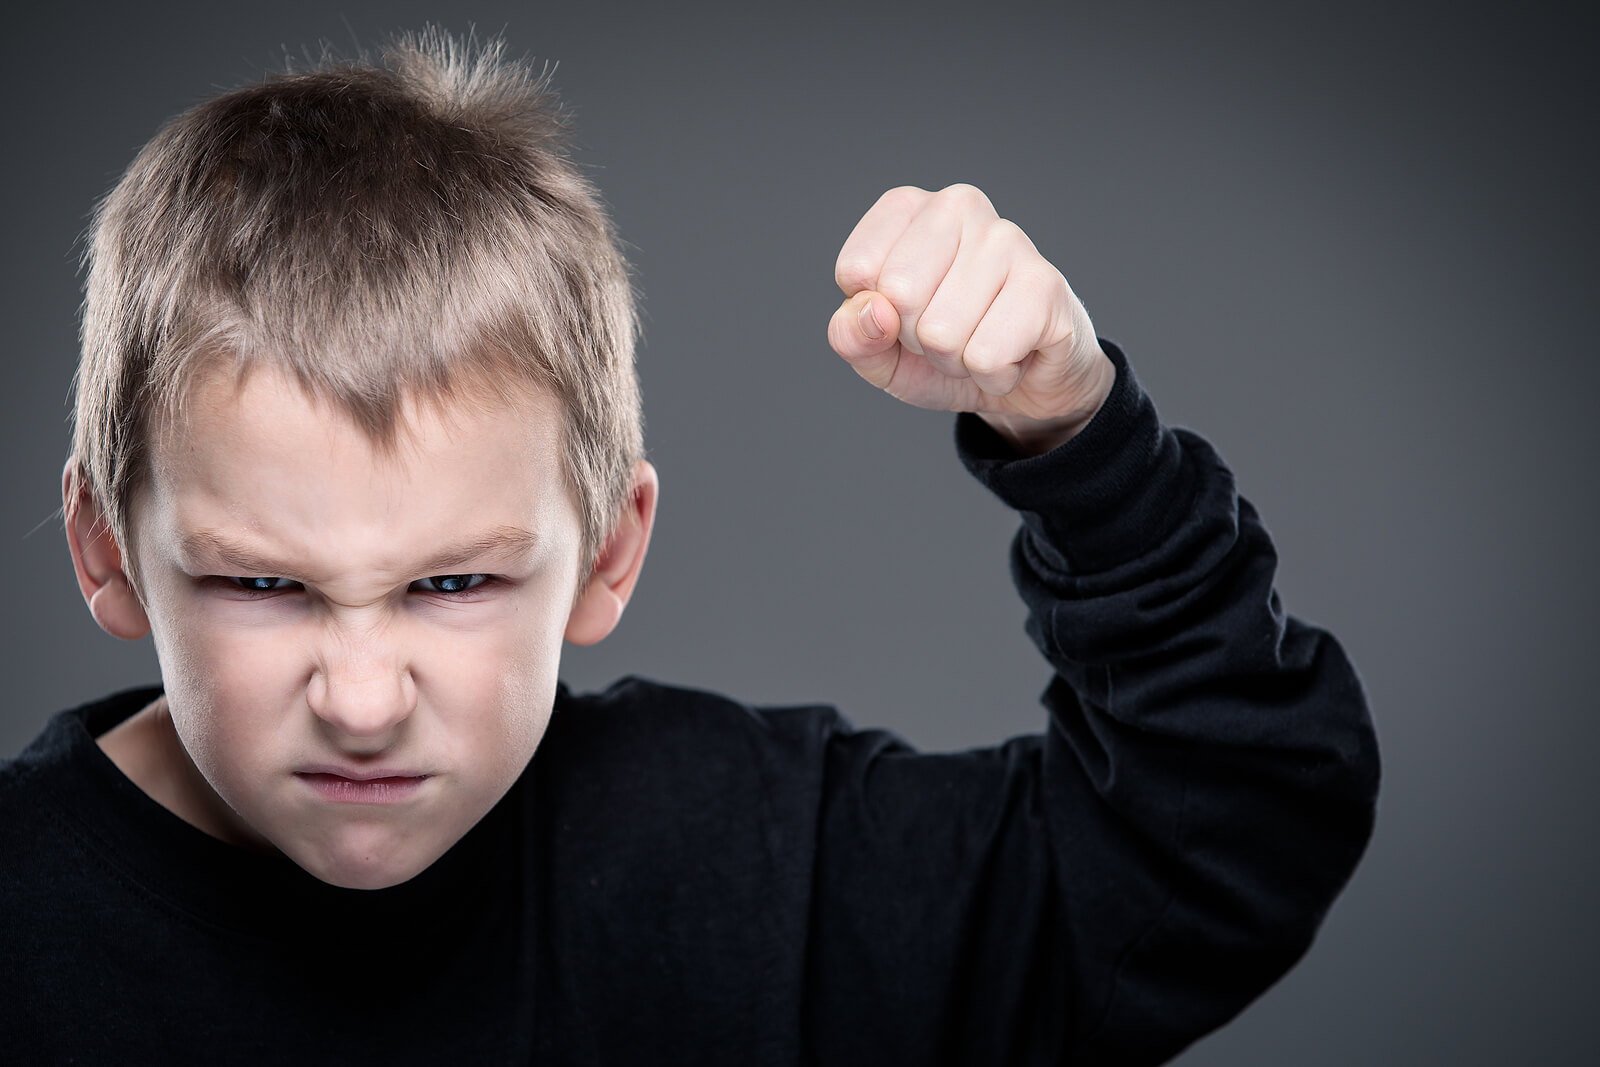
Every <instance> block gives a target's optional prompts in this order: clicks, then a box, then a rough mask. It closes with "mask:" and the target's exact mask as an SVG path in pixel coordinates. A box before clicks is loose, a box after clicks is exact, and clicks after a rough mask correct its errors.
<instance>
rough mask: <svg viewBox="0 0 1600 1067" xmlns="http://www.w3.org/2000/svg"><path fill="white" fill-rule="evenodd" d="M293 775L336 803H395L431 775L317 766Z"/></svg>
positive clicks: (419, 786)
mask: <svg viewBox="0 0 1600 1067" xmlns="http://www.w3.org/2000/svg"><path fill="white" fill-rule="evenodd" d="M295 777H296V778H298V779H300V781H302V782H304V783H305V784H306V785H307V786H309V787H310V788H311V789H312V791H313V792H315V793H316V794H317V795H318V796H320V797H322V798H323V799H324V800H328V801H332V802H333V803H336V804H397V803H399V802H401V801H403V800H409V799H410V798H411V797H413V796H415V795H416V794H417V792H418V791H419V790H421V788H422V786H423V784H424V783H426V782H427V781H428V779H429V778H431V777H432V775H428V774H411V773H406V772H403V771H391V770H376V771H361V770H355V769H351V768H340V769H338V770H331V769H324V768H317V769H314V770H305V771H296V772H295Z"/></svg>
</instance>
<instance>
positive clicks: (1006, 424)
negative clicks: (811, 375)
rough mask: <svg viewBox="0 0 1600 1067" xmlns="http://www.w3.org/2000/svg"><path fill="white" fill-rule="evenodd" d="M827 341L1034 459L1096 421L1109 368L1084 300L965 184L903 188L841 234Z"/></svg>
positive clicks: (870, 374)
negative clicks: (839, 297)
mask: <svg viewBox="0 0 1600 1067" xmlns="http://www.w3.org/2000/svg"><path fill="white" fill-rule="evenodd" d="M834 279H835V280H836V281H837V282H838V283H839V288H840V289H842V290H844V294H845V301H844V303H843V304H842V305H840V307H839V310H838V311H836V312H834V315H833V319H832V320H831V321H830V322H829V323H828V342H829V343H830V344H831V345H832V346H833V350H834V351H835V352H838V353H839V355H841V356H843V357H844V358H845V360H846V361H848V362H849V364H850V365H851V366H852V367H854V368H855V371H856V373H857V374H860V375H861V377H863V378H865V379H866V380H867V381H869V382H871V383H872V384H873V385H875V386H877V387H878V388H880V389H883V390H884V391H886V392H888V393H889V394H890V395H891V396H894V397H897V398H898V399H900V400H904V401H905V402H906V403H908V404H915V405H916V406H918V407H924V408H935V409H939V410H943V411H972V412H976V413H977V414H978V415H979V416H981V417H982V418H983V419H984V420H985V421H987V422H988V423H989V424H990V425H991V426H993V427H994V428H995V429H996V430H997V431H998V432H999V433H1000V434H1001V436H1003V437H1005V438H1006V439H1007V440H1008V441H1009V442H1010V443H1011V444H1012V445H1013V447H1015V448H1016V449H1017V450H1018V451H1019V452H1021V453H1023V454H1025V455H1036V454H1038V453H1041V452H1045V451H1048V450H1049V449H1050V448H1053V447H1055V446H1056V445H1058V444H1060V443H1061V442H1063V441H1065V440H1067V439H1069V438H1070V437H1072V436H1073V435H1074V434H1076V433H1077V432H1078V431H1079V430H1081V429H1082V428H1083V427H1084V426H1085V425H1087V424H1088V422H1089V420H1090V419H1091V418H1093V417H1094V414H1095V412H1096V411H1099V410H1100V405H1101V404H1102V403H1103V402H1104V401H1105V398H1106V395H1107V394H1108V393H1110V391H1111V385H1112V382H1113V380H1114V379H1115V377H1116V369H1115V367H1113V366H1112V364H1111V361H1110V360H1109V359H1108V358H1106V355H1105V353H1104V352H1103V351H1101V349H1100V344H1099V342H1098V341H1097V340H1096V338H1095V334H1094V327H1093V326H1092V325H1091V324H1090V322H1089V315H1088V312H1086V311H1085V310H1084V308H1083V304H1082V303H1081V302H1080V301H1079V300H1078V298H1077V296H1076V295H1075V294H1074V293H1073V292H1072V289H1071V287H1070V286H1068V285H1067V280H1066V279H1065V278H1063V277H1062V276H1061V272H1060V271H1058V270H1056V268H1055V267H1053V266H1051V265H1050V263H1049V262H1048V261H1046V260H1045V258H1044V257H1043V256H1041V255H1039V252H1038V250H1037V249H1036V248H1034V247H1033V242H1032V241H1030V240H1028V235H1027V234H1025V233H1023V232H1022V231H1021V230H1020V229H1018V228H1017V226H1016V224H1015V223H1012V222H1008V221H1006V220H1005V219H1002V218H1000V217H999V216H998V215H996V214H995V210H994V207H993V206H992V205H991V204H990V203H989V198H988V197H986V196H984V195H983V193H981V192H980V191H978V190H977V189H974V188H973V187H972V186H970V185H952V186H950V187H949V188H948V189H942V190H940V191H939V192H937V193H932V192H929V191H927V190H926V189H917V188H914V187H912V186H902V187H901V188H898V189H891V190H889V191H888V192H887V193H884V194H883V196H881V197H880V198H879V199H878V202H877V203H876V204H874V205H873V206H872V209H871V210H870V211H868V212H867V213H866V214H865V215H864V216H862V219H861V221H860V222H859V223H857V224H856V228H855V229H854V230H853V231H851V233H850V237H849V239H848V240H846V241H845V243H844V247H843V248H842V249H841V250H840V251H839V260H838V263H837V265H836V266H835V268H834Z"/></svg>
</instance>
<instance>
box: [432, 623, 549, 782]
mask: <svg viewBox="0 0 1600 1067" xmlns="http://www.w3.org/2000/svg"><path fill="white" fill-rule="evenodd" d="M560 656H561V633H560V629H559V627H558V626H555V625H553V624H551V623H549V622H548V621H546V620H543V619H541V620H539V621H538V622H537V623H534V624H532V625H529V624H527V623H526V622H524V624H523V625H521V626H513V627H506V628H504V629H500V630H497V631H496V632H494V633H492V634H490V633H480V634H477V635H474V637H473V638H472V639H463V640H454V641H447V642H441V643H440V645H439V646H438V647H436V648H435V649H434V650H433V653H432V655H431V656H430V658H431V659H433V661H434V662H435V663H436V664H438V667H437V669H436V670H431V671H428V672H427V673H426V674H424V673H423V672H422V671H420V670H419V671H418V672H417V673H418V675H419V677H418V700H419V703H421V704H422V705H424V707H425V708H428V709H431V710H432V711H434V712H435V713H437V715H438V716H439V718H440V719H441V720H444V721H445V722H447V723H448V724H449V725H448V726H447V730H448V731H449V733H451V734H452V735H454V736H453V738H452V740H453V742H454V743H455V744H457V745H459V746H461V748H462V749H464V750H465V749H470V750H471V751H470V753H469V752H466V751H463V752H462V753H461V755H462V756H463V757H465V758H466V759H468V760H470V762H471V764H472V765H474V766H478V767H483V768H486V769H489V768H492V771H491V773H490V776H491V777H493V778H497V779H499V778H514V777H515V776H516V775H517V774H518V773H520V772H521V770H522V767H523V766H524V765H525V764H526V763H527V761H528V758H529V757H530V756H531V755H532V754H533V750H534V748H535V747H537V745H538V743H539V739H540V738H541V737H542V736H543V735H544V729H545V726H546V725H547V724H548V722H549V718H550V707H551V704H552V702H553V701H554V699H555V687H556V676H557V671H558V668H559V665H560ZM419 666H420V664H419ZM430 682H431V683H433V684H429V683H430ZM507 784H509V783H507Z"/></svg>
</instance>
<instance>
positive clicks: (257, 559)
mask: <svg viewBox="0 0 1600 1067" xmlns="http://www.w3.org/2000/svg"><path fill="white" fill-rule="evenodd" d="M537 543H538V538H536V537H535V536H534V535H533V534H532V533H531V532H530V531H528V530H525V529H523V528H522V527H520V526H495V527H492V528H490V529H489V530H486V531H484V533H483V534H482V535H481V536H479V537H476V538H474V539H473V540H471V541H464V542H462V543H461V544H458V545H451V546H449V547H447V548H444V549H441V550H440V551H438V552H436V553H434V554H433V555H431V556H429V557H428V558H427V559H425V560H423V561H422V562H421V563H420V564H418V565H417V566H416V567H415V568H414V569H413V573H415V574H416V575H417V576H419V577H432V576H433V575H436V574H450V573H453V571H452V568H458V567H461V566H463V565H465V564H467V563H471V562H473V561H475V560H478V559H481V558H482V557H485V556H493V557H495V558H503V557H508V556H522V555H525V554H526V553H528V552H529V551H531V550H532V549H533V547H534V546H535V545H536V544H537ZM180 544H181V545H182V547H183V554H184V556H185V557H186V558H188V559H194V558H195V557H197V556H198V557H201V558H204V559H215V560H217V561H218V562H219V563H221V564H223V565H224V566H226V567H232V568H236V573H238V574H249V575H260V576H270V577H274V578H279V577H289V578H294V577H298V576H297V575H295V574H293V573H292V572H293V571H294V570H295V568H294V567H286V566H284V565H283V564H282V563H279V562H277V561H275V560H272V559H270V558H268V557H266V556H263V555H261V554H260V553H258V552H257V551H256V550H255V549H253V548H251V547H250V546H249V545H247V544H245V543H243V542H242V541H237V540H235V539H233V538H231V537H229V536H228V535H227V534H224V533H220V532H218V531H216V530H196V531H195V532H194V533H190V534H185V535H184V537H183V539H182V541H181V542H180Z"/></svg>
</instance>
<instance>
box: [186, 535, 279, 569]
mask: <svg viewBox="0 0 1600 1067" xmlns="http://www.w3.org/2000/svg"><path fill="white" fill-rule="evenodd" d="M181 544H182V546H183V556H184V558H185V559H188V560H195V559H203V560H208V561H209V560H216V561H217V562H218V563H220V564H221V565H222V567H221V568H219V569H228V568H232V570H231V571H230V573H234V574H249V575H258V576H264V577H274V578H280V577H283V576H284V573H285V568H284V566H283V564H281V563H278V562H276V561H274V560H270V559H268V558H267V557H265V556H263V555H261V554H259V553H258V552H256V551H255V550H254V549H252V548H251V547H249V546H248V545H245V544H241V543H240V542H238V541H235V540H233V539H231V538H229V537H227V536H225V535H223V534H220V533H217V532H216V531H215V530H196V531H195V532H194V533H190V534H185V535H184V537H183V541H182V542H181Z"/></svg>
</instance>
